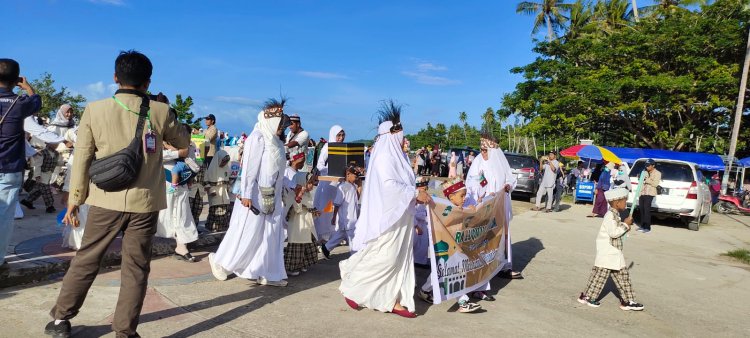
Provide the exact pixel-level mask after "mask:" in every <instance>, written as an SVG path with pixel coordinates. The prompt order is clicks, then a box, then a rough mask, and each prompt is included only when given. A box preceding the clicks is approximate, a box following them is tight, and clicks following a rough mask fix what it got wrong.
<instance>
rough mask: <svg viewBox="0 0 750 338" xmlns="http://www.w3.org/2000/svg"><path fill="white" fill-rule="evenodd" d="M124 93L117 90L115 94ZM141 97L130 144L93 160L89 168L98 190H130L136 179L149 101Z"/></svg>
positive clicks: (141, 161) (140, 162) (139, 166)
mask: <svg viewBox="0 0 750 338" xmlns="http://www.w3.org/2000/svg"><path fill="white" fill-rule="evenodd" d="M121 92H125V91H124V90H118V91H117V93H121ZM138 95H139V96H141V97H143V101H141V110H140V113H139V115H138V125H137V127H136V131H135V138H133V140H132V141H130V144H129V145H128V146H127V147H126V148H125V149H122V150H120V151H118V152H116V153H114V154H111V155H109V156H105V157H102V158H99V159H95V160H94V161H93V162H92V163H91V167H90V168H89V177H90V178H91V182H92V183H94V184H95V185H96V186H97V187H98V188H99V189H102V190H104V191H107V192H114V191H121V190H125V189H127V188H130V187H131V186H132V185H133V183H135V181H136V180H137V179H138V173H139V172H140V170H141V165H142V164H143V145H142V144H141V143H142V141H141V137H142V135H143V124H144V122H145V119H146V116H147V115H148V110H149V106H148V105H149V99H148V97H145V96H144V95H142V94H140V93H138Z"/></svg>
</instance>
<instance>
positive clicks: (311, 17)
mask: <svg viewBox="0 0 750 338" xmlns="http://www.w3.org/2000/svg"><path fill="white" fill-rule="evenodd" d="M516 4H517V2H516V1H508V0H500V1H385V0H384V1H377V2H375V1H323V0H319V1H145V0H144V1H141V0H138V1H136V0H26V1H10V2H4V9H5V11H6V12H5V15H4V17H5V21H4V26H5V27H6V28H5V29H6V31H9V32H10V34H6V36H5V38H4V43H3V48H2V50H3V51H2V53H0V54H2V57H10V58H14V59H16V60H18V61H19V62H20V63H21V70H22V73H23V74H24V75H26V76H28V77H30V78H36V77H38V76H39V75H40V74H41V73H42V72H45V71H47V72H50V73H52V74H53V77H54V79H55V80H56V81H57V84H58V85H64V86H67V87H68V88H70V89H71V90H74V91H76V92H78V93H81V94H83V95H84V96H86V97H87V98H88V99H89V100H95V99H101V98H105V97H107V96H109V95H111V93H112V91H113V88H115V85H114V83H113V80H112V74H113V72H114V59H115V57H116V56H117V53H118V52H119V51H120V50H123V49H137V50H139V51H141V52H143V53H145V54H146V55H147V56H148V57H149V58H150V59H151V61H152V62H153V64H154V75H153V77H152V85H151V90H152V91H154V92H158V91H162V92H164V93H165V94H167V95H169V96H170V97H174V94H177V93H181V94H183V95H190V96H192V97H193V99H194V100H195V105H194V108H193V111H194V112H195V113H196V115H198V116H203V115H206V114H208V113H213V114H215V115H216V116H217V125H218V127H219V129H222V130H227V131H229V132H230V133H233V134H235V133H239V132H242V131H248V132H249V131H250V130H252V126H253V125H254V123H255V120H256V115H257V112H258V107H259V106H260V103H261V102H262V101H263V100H265V99H267V98H269V97H274V96H278V95H279V93H280V92H282V93H284V94H285V95H286V96H287V97H289V99H290V100H289V103H288V107H289V108H288V109H287V111H288V112H289V113H298V114H300V115H301V117H302V121H303V126H304V127H305V128H306V129H307V130H308V131H309V132H310V133H311V135H312V136H313V137H315V138H316V139H317V138H318V137H321V136H327V134H328V128H329V127H330V126H331V125H333V124H340V125H342V126H343V127H344V129H345V130H347V134H348V135H347V138H348V139H349V140H353V139H357V138H371V137H372V136H373V135H374V133H375V128H376V121H375V117H374V113H375V111H376V109H377V107H378V104H379V101H380V100H383V99H388V98H393V99H395V100H397V101H398V102H399V103H402V104H404V105H405V108H404V116H403V123H404V126H405V129H406V132H407V133H411V132H416V131H417V130H419V129H420V128H422V127H423V126H424V125H425V124H426V122H428V121H429V122H432V123H433V124H435V123H438V122H442V123H446V124H450V123H454V122H457V120H458V113H459V112H461V111H466V112H467V114H468V116H469V123H470V124H473V125H479V124H480V123H481V122H480V116H481V114H482V113H483V112H484V111H485V110H486V108H487V107H493V108H495V109H497V108H498V107H499V104H500V99H501V95H502V94H503V93H505V92H509V91H512V90H513V88H514V86H515V84H516V83H517V82H518V81H519V80H520V77H518V76H516V75H513V74H510V72H509V70H510V68H512V67H514V66H521V65H525V64H527V63H529V62H530V61H532V60H533V59H534V58H535V57H536V56H535V55H534V54H533V53H532V52H531V48H532V47H533V42H532V36H531V28H532V27H531V26H532V22H533V18H532V17H527V16H522V15H518V14H516V13H515V7H516ZM8 11H10V13H8ZM8 19H9V20H10V21H8ZM539 38H543V37H541V36H540V37H539Z"/></svg>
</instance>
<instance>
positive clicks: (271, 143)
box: [255, 110, 286, 173]
mask: <svg viewBox="0 0 750 338" xmlns="http://www.w3.org/2000/svg"><path fill="white" fill-rule="evenodd" d="M279 123H281V117H272V118H270V119H267V118H265V116H264V115H263V111H262V110H261V111H260V113H258V122H257V123H256V124H255V130H258V131H260V133H261V134H262V135H263V140H264V141H265V142H263V143H264V144H265V146H264V148H263V152H264V153H268V156H269V158H268V159H269V161H262V163H261V165H263V166H265V168H266V169H268V171H267V172H268V173H273V172H277V171H279V170H281V169H283V168H284V166H286V156H285V154H284V142H283V141H281V139H280V138H279V136H278V135H276V132H277V131H278V129H279Z"/></svg>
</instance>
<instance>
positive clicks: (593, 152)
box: [560, 144, 622, 163]
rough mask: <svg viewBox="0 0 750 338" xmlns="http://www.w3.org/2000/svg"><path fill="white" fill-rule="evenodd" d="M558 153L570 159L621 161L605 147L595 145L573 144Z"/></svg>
mask: <svg viewBox="0 0 750 338" xmlns="http://www.w3.org/2000/svg"><path fill="white" fill-rule="evenodd" d="M560 155H562V156H563V157H565V158H570V159H575V160H579V159H585V160H593V161H607V162H613V163H622V160H621V159H620V158H619V157H617V155H615V154H613V153H612V152H611V151H609V150H607V149H606V148H602V147H599V146H595V145H583V144H579V145H575V146H572V147H570V148H566V149H564V150H562V151H560Z"/></svg>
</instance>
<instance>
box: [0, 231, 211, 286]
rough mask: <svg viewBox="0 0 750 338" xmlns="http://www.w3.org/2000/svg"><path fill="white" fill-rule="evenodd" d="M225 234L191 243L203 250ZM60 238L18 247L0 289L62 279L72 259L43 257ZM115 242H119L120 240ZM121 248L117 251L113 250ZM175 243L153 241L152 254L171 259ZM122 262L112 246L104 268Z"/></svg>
mask: <svg viewBox="0 0 750 338" xmlns="http://www.w3.org/2000/svg"><path fill="white" fill-rule="evenodd" d="M224 234H225V232H216V233H205V234H201V235H200V236H199V237H198V240H197V241H195V242H193V243H191V244H190V247H192V248H204V247H210V246H215V245H218V244H219V243H221V240H222V239H223V238H224ZM61 236H62V235H61V234H53V235H46V236H41V237H37V238H32V239H30V240H27V241H25V242H22V243H19V244H18V245H17V246H16V247H15V254H16V257H15V259H13V260H10V261H9V262H8V265H6V268H5V269H3V270H0V288H7V287H11V286H17V285H23V284H28V283H33V282H39V281H45V280H49V279H53V278H57V277H60V275H61V274H63V273H65V271H67V270H68V267H69V266H70V261H71V259H72V256H70V255H61V256H53V255H47V254H45V253H44V251H43V249H44V247H45V246H46V245H48V244H50V243H51V242H54V241H56V240H58V239H59V238H61ZM116 241H120V238H118V239H117V240H116ZM113 247H118V249H113ZM174 248H175V241H174V240H173V239H167V238H158V237H156V238H154V242H153V246H152V249H151V251H152V254H153V256H154V257H157V256H166V255H171V254H172V253H173V252H174ZM121 259H122V256H121V253H120V250H119V246H117V245H115V243H113V245H111V246H110V248H109V250H108V251H107V253H106V254H105V255H104V259H103V260H102V266H104V267H108V266H117V265H119V264H120V260H121Z"/></svg>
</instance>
